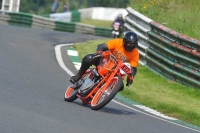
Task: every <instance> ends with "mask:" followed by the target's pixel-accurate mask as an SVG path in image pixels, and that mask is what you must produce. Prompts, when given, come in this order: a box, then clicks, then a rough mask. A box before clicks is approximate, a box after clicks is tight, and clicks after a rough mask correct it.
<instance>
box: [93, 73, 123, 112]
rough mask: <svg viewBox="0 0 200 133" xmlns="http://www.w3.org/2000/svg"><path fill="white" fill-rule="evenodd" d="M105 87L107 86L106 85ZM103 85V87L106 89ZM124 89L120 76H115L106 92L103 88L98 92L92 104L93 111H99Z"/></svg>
mask: <svg viewBox="0 0 200 133" xmlns="http://www.w3.org/2000/svg"><path fill="white" fill-rule="evenodd" d="M104 85H105V84H104ZM104 85H102V87H104ZM122 87H123V80H122V78H121V77H120V76H115V77H114V78H113V79H112V81H111V82H110V83H109V85H108V86H107V88H106V89H105V91H103V92H102V90H101V88H100V89H99V90H98V91H97V93H96V94H95V96H94V97H93V99H92V102H91V109H92V110H99V109H101V108H103V107H104V106H105V105H107V104H108V103H109V102H110V101H111V100H112V99H113V98H114V97H115V95H116V94H117V93H118V92H119V91H120V89H121V88H122Z"/></svg>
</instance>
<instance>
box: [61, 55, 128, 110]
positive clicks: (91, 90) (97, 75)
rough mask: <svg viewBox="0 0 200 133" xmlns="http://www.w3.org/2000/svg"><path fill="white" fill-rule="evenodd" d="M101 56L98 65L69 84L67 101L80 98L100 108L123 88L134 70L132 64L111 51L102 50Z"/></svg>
mask: <svg viewBox="0 0 200 133" xmlns="http://www.w3.org/2000/svg"><path fill="white" fill-rule="evenodd" d="M101 56H102V60H101V62H100V64H99V65H98V66H97V67H95V68H90V69H88V70H87V71H86V72H85V74H84V75H83V76H82V78H81V79H80V80H79V81H77V83H75V84H70V85H69V87H68V88H67V90H66V92H65V96H64V100H65V101H68V102H72V101H74V100H76V99H77V98H79V99H81V101H82V103H83V104H85V105H88V104H90V107H91V109H92V110H99V109H101V108H103V107H104V106H105V105H107V104H108V103H109V102H110V101H111V100H112V99H113V98H114V97H115V95H116V94H117V93H118V92H119V91H120V90H123V87H124V85H123V79H124V77H125V75H126V74H130V73H131V72H132V70H131V66H130V64H129V63H127V62H123V61H122V60H121V59H118V58H116V57H115V56H114V55H113V54H112V53H111V52H110V51H104V52H102V55H101Z"/></svg>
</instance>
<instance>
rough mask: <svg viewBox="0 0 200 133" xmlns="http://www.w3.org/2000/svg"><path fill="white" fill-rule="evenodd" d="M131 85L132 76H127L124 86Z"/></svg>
mask: <svg viewBox="0 0 200 133" xmlns="http://www.w3.org/2000/svg"><path fill="white" fill-rule="evenodd" d="M132 83H133V76H132V75H128V76H127V80H126V86H129V85H131V84H132Z"/></svg>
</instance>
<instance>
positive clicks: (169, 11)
mask: <svg viewBox="0 0 200 133" xmlns="http://www.w3.org/2000/svg"><path fill="white" fill-rule="evenodd" d="M199 5H200V1H199V0H130V5H129V6H130V7H132V8H133V9H135V10H136V11H138V12H140V13H142V14H143V15H145V16H147V17H148V18H150V19H152V20H154V21H157V22H158V23H160V24H163V25H165V26H166V27H168V28H170V29H173V30H175V31H177V32H179V33H182V34H184V35H187V36H190V37H193V38H196V39H200V31H199V30H198V29H199V27H200V23H199V21H200V12H199Z"/></svg>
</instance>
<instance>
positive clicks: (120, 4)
mask: <svg viewBox="0 0 200 133" xmlns="http://www.w3.org/2000/svg"><path fill="white" fill-rule="evenodd" d="M0 1H2V0H0ZM52 2H53V0H21V2H20V12H26V13H32V14H50V13H51V4H52ZM64 2H66V3H67V4H68V8H69V9H68V10H77V9H81V8H88V7H116V8H125V7H126V6H127V4H128V3H129V0H59V11H60V12H61V11H62V4H63V3H64Z"/></svg>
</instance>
